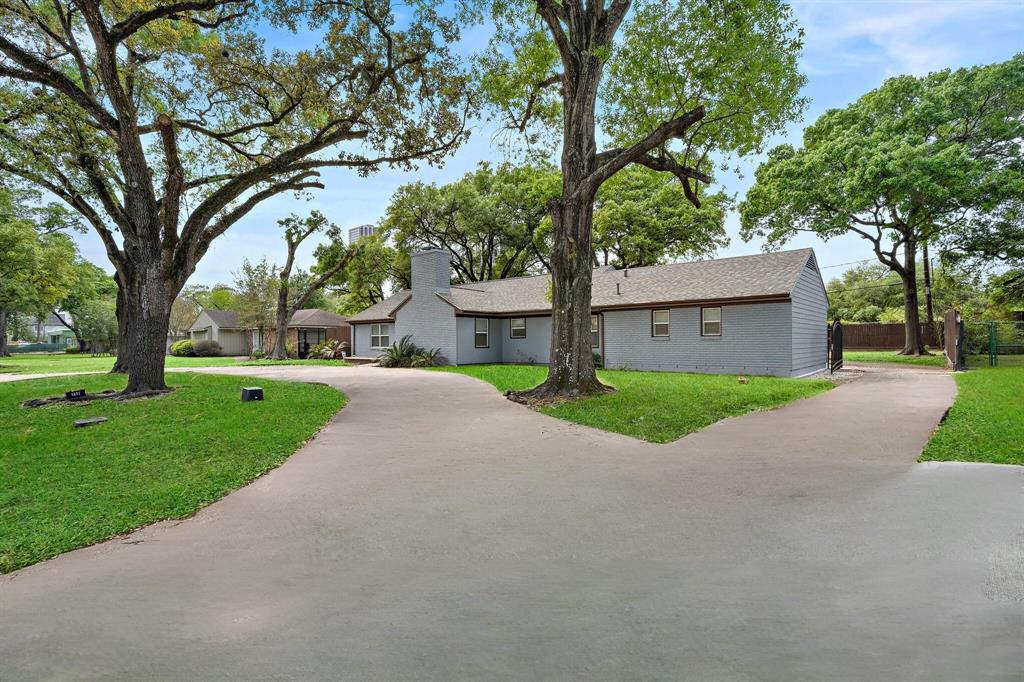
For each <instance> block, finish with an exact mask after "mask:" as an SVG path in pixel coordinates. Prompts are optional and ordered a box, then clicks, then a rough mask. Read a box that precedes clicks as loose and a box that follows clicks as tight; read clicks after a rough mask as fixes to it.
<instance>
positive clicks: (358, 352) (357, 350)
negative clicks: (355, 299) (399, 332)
mask: <svg viewBox="0 0 1024 682" xmlns="http://www.w3.org/2000/svg"><path fill="white" fill-rule="evenodd" d="M372 326H373V325H370V324H354V325H352V344H353V346H352V355H355V356H357V357H363V358H375V357H377V356H378V355H380V353H381V350H382V349H380V348H371V347H370V331H371V329H370V328H371V327H372ZM385 327H386V328H387V330H388V334H389V335H390V337H391V343H394V342H395V341H396V340H397V339H395V325H393V324H386V325H385Z"/></svg>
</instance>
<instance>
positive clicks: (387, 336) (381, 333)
mask: <svg viewBox="0 0 1024 682" xmlns="http://www.w3.org/2000/svg"><path fill="white" fill-rule="evenodd" d="M390 327H391V325H387V324H371V325H370V348H387V347H388V346H390V345H391V329H390Z"/></svg>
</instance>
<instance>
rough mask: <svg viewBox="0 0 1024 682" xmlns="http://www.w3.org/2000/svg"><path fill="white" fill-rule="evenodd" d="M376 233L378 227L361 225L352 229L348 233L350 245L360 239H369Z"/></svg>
mask: <svg viewBox="0 0 1024 682" xmlns="http://www.w3.org/2000/svg"><path fill="white" fill-rule="evenodd" d="M376 231H377V226H376V225H360V226H359V227H353V228H350V229H349V231H348V243H349V244H352V243H353V242H355V241H356V240H357V239H359V238H360V237H369V236H370V235H371V234H373V233H374V232H376Z"/></svg>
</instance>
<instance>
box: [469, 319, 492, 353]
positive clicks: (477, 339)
mask: <svg viewBox="0 0 1024 682" xmlns="http://www.w3.org/2000/svg"><path fill="white" fill-rule="evenodd" d="M473 324H474V327H473V345H474V346H475V347H477V348H490V347H491V321H490V320H489V319H487V318H486V317H478V318H476V319H475V320H474V321H473Z"/></svg>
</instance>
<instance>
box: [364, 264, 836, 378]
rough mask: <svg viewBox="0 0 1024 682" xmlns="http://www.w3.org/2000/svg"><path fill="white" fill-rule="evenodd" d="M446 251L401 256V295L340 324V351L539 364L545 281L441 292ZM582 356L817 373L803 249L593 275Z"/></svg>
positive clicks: (665, 366)
mask: <svg viewBox="0 0 1024 682" xmlns="http://www.w3.org/2000/svg"><path fill="white" fill-rule="evenodd" d="M450 258H451V257H450V254H448V253H447V252H445V251H440V250H429V251H423V252H420V253H416V254H413V257H412V289H411V290H405V291H400V292H398V293H396V294H394V295H393V296H391V297H389V298H387V299H386V300H384V301H381V302H380V303H377V304H376V305H373V306H371V307H369V308H367V309H366V310H363V311H362V312H360V313H358V314H357V315H353V316H352V317H350V318H349V320H348V321H349V323H350V324H351V325H352V329H353V333H352V340H353V344H352V354H353V355H357V356H371V355H378V354H380V352H381V351H382V350H383V349H384V348H386V347H387V346H388V345H390V344H391V343H393V342H394V341H395V340H396V339H398V338H401V337H403V336H405V335H410V336H411V337H412V339H413V341H414V342H415V343H416V344H417V345H419V346H422V347H425V348H439V349H440V350H441V354H442V355H443V356H444V357H445V358H446V360H447V361H448V362H449V363H452V364H458V365H467V364H479V363H498V362H505V363H538V364H544V363H547V361H548V358H549V349H550V343H551V301H550V278H549V277H548V276H547V275H537V276H533V277H517V278H512V279H502V280H493V281H489V282H474V283H472V284H451V262H450ZM591 297H592V298H591V308H590V312H591V334H592V342H591V343H592V346H593V349H594V352H595V353H597V354H598V355H599V356H600V358H601V363H602V364H603V365H604V366H605V367H610V368H632V369H644V370H665V371H680V372H708V373H726V374H738V373H743V374H770V375H776V376H805V375H808V374H812V373H814V372H818V371H820V370H822V369H825V368H826V366H827V364H828V351H827V345H826V344H827V316H828V299H827V296H826V294H825V285H824V282H823V281H822V278H821V274H820V272H819V271H818V263H817V260H816V259H815V256H814V251H813V250H811V249H798V250H792V251H779V252H775V253H763V254H757V255H752V256H738V257H734V258H720V259H717V260H706V261H695V262H691V263H672V264H668V265H654V266H649V267H642V268H632V269H627V270H614V269H611V268H607V267H606V268H599V269H597V270H595V271H594V273H593V286H592V290H591Z"/></svg>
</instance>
